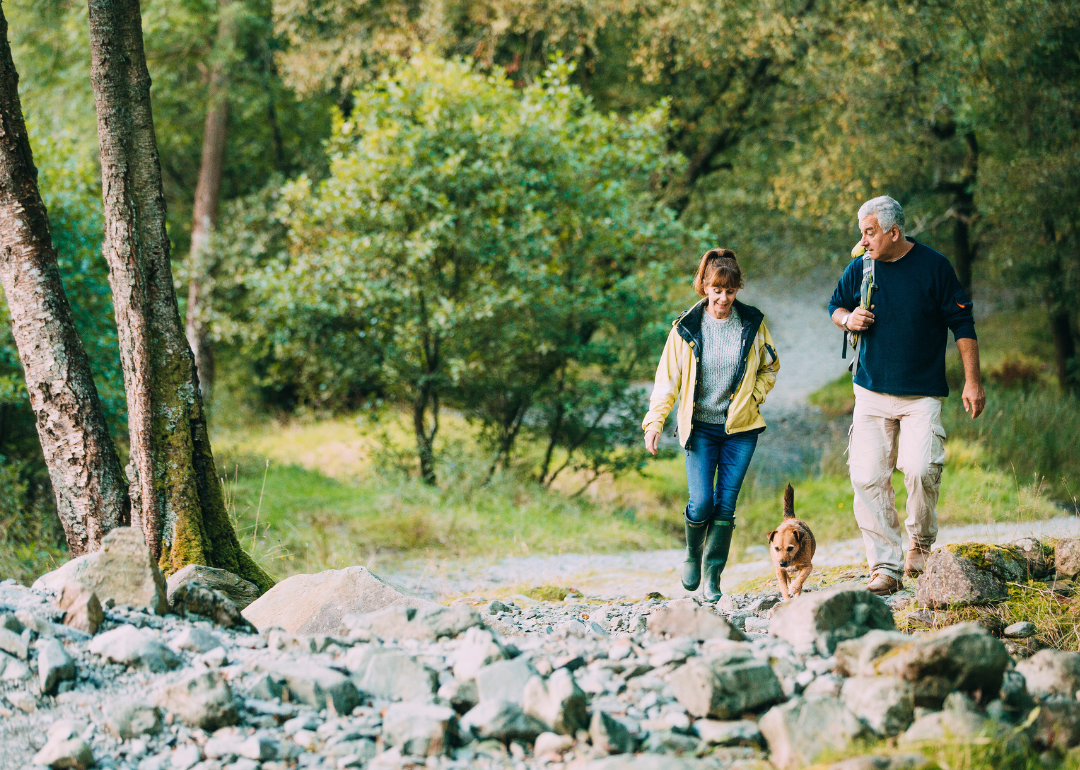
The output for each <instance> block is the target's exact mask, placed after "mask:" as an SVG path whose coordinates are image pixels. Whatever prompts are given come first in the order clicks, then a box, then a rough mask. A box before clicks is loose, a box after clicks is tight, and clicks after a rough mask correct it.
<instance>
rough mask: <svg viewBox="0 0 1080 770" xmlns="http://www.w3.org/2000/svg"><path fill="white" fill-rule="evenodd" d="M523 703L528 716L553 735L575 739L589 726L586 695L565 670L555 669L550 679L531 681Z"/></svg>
mask: <svg viewBox="0 0 1080 770" xmlns="http://www.w3.org/2000/svg"><path fill="white" fill-rule="evenodd" d="M521 702H522V708H523V709H524V712H525V714H527V715H528V716H530V717H531V718H534V719H536V720H537V721H538V722H539V723H540V724H541V725H542V726H543V727H544V729H546V730H550V731H551V732H553V733H560V734H562V735H574V734H576V733H577V731H578V730H584V729H585V728H586V727H587V726H588V724H589V712H588V700H587V698H586V696H585V692H584V691H583V690H582V689H581V688H580V687H578V684H577V681H575V679H574V675H573V673H572V672H570V671H568V670H567V669H565V668H560V669H556V670H555V671H554V672H553V673H552V674H551V676H549V677H548V678H547V679H544V678H542V677H539V676H534V677H532V678H530V679H529V681H528V682H527V683H526V684H525V691H524V692H523V693H522V697H521Z"/></svg>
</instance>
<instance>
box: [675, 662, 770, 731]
mask: <svg viewBox="0 0 1080 770" xmlns="http://www.w3.org/2000/svg"><path fill="white" fill-rule="evenodd" d="M667 683H668V685H669V686H670V687H671V690H672V692H673V693H674V694H675V697H676V698H677V699H678V701H679V703H681V704H682V705H683V706H684V707H685V708H686V710H687V711H688V712H690V713H691V714H693V715H694V716H696V717H712V718H714V719H730V718H732V717H736V716H739V715H740V714H742V713H744V712H746V711H753V710H754V709H758V708H761V707H763V706H768V705H770V704H772V703H775V702H776V701H778V700H781V699H782V698H783V696H784V691H783V688H782V687H781V685H780V680H779V679H777V677H776V674H775V673H774V672H773V670H772V667H771V666H770V665H769V664H768V663H767V662H765V661H762V660H736V661H735V662H730V661H729V660H728V659H727V658H691V659H690V660H689V661H688V662H687V663H685V664H684V665H682V666H680V667H679V668H677V669H675V670H674V671H673V672H672V673H671V674H670V675H669V676H668V678H667Z"/></svg>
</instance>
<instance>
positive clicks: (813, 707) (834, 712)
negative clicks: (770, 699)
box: [758, 697, 867, 770]
mask: <svg viewBox="0 0 1080 770" xmlns="http://www.w3.org/2000/svg"><path fill="white" fill-rule="evenodd" d="M758 728H759V729H760V730H761V734H762V735H764V736H765V741H766V742H767V743H768V745H769V753H770V755H771V756H770V757H769V758H770V760H771V761H772V763H773V764H774V765H776V766H777V767H780V768H783V770H791V768H798V767H805V766H807V765H812V764H815V763H817V762H818V761H820V760H821V759H823V758H824V757H825V756H827V755H828V754H833V753H838V752H841V751H844V750H845V749H847V748H848V747H849V746H851V744H852V742H853V741H855V740H856V739H858V738H861V737H862V736H864V735H865V734H866V732H867V731H866V727H865V725H863V723H862V722H861V721H859V718H858V717H856V716H855V715H854V714H853V713H851V711H850V710H849V709H848V708H847V707H846V706H845V705H844V704H843V703H841V702H840V701H839V700H838V699H837V698H817V699H815V700H812V701H808V700H805V699H804V698H801V697H795V698H792V699H791V700H789V701H788V702H787V703H783V704H781V705H779V706H774V707H773V708H771V709H769V710H768V711H766V712H765V714H764V715H763V716H762V717H761V719H759V720H758Z"/></svg>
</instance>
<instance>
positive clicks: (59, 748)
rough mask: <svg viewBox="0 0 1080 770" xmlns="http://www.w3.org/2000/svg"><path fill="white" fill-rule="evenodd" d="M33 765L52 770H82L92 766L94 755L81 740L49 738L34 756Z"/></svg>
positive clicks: (75, 738)
mask: <svg viewBox="0 0 1080 770" xmlns="http://www.w3.org/2000/svg"><path fill="white" fill-rule="evenodd" d="M33 763H34V764H35V765H44V766H45V767H49V768H52V770H61V768H74V770H84V769H85V768H88V767H90V766H91V765H93V764H94V754H93V752H92V751H90V747H89V746H87V745H86V742H85V741H83V739H82V738H78V737H74V738H60V739H57V738H51V739H49V740H48V741H47V742H46V743H45V745H44V746H42V747H41V751H39V752H38V753H37V754H35V755H34V759H33Z"/></svg>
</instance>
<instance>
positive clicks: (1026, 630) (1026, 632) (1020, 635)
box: [1002, 620, 1039, 639]
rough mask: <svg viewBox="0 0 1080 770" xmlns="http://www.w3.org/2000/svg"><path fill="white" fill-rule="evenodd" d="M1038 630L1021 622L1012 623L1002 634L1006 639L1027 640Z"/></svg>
mask: <svg viewBox="0 0 1080 770" xmlns="http://www.w3.org/2000/svg"><path fill="white" fill-rule="evenodd" d="M1038 631H1039V629H1038V628H1036V627H1035V624H1034V623H1032V622H1030V621H1027V620H1021V621H1019V622H1018V623H1013V624H1011V625H1008V626H1006V627H1005V631H1003V632H1002V633H1003V634H1004V635H1005V637H1006V638H1008V639H1027V638H1028V637H1030V636H1035V634H1036V633H1038Z"/></svg>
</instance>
